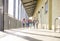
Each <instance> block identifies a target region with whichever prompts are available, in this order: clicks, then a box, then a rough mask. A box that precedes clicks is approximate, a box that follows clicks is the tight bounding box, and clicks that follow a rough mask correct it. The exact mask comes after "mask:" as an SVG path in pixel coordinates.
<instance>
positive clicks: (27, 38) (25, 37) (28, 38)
mask: <svg viewBox="0 0 60 41" xmlns="http://www.w3.org/2000/svg"><path fill="white" fill-rule="evenodd" d="M4 33H7V34H11V35H14V36H17V37H21V38H23V39H26V40H29V41H42V40H37V39H34V38H32V37H28V36H21V35H17V34H14V33H10V32H7V31H4Z"/></svg>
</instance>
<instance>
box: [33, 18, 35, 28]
mask: <svg viewBox="0 0 60 41" xmlns="http://www.w3.org/2000/svg"><path fill="white" fill-rule="evenodd" d="M35 22H36V20H35V19H34V20H33V26H34V28H35Z"/></svg>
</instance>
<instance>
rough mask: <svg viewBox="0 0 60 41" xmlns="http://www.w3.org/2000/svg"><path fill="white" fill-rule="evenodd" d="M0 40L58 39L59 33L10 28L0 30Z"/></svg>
mask: <svg viewBox="0 0 60 41" xmlns="http://www.w3.org/2000/svg"><path fill="white" fill-rule="evenodd" d="M0 41H60V33H53V32H44V31H41V30H38V29H28V30H27V29H11V30H5V32H0Z"/></svg>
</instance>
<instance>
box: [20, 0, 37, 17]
mask: <svg viewBox="0 0 60 41" xmlns="http://www.w3.org/2000/svg"><path fill="white" fill-rule="evenodd" d="M21 1H22V4H23V6H24V8H25V10H26V12H27V14H28V16H33V14H34V10H35V8H36V4H37V0H21Z"/></svg>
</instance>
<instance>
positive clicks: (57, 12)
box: [52, 0, 60, 29]
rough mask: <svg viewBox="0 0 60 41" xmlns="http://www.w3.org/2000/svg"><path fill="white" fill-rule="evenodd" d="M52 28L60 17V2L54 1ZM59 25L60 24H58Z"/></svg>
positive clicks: (59, 0) (58, 0)
mask: <svg viewBox="0 0 60 41" xmlns="http://www.w3.org/2000/svg"><path fill="white" fill-rule="evenodd" d="M52 1H53V2H52V28H53V29H54V22H55V19H56V18H57V17H60V5H59V4H60V0H52ZM57 24H58V23H57Z"/></svg>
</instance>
